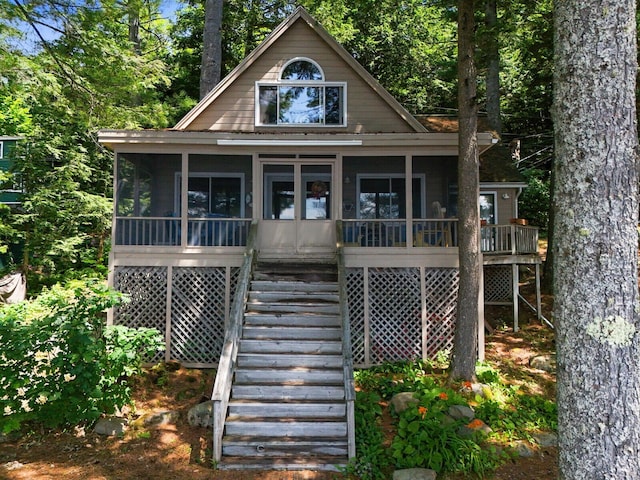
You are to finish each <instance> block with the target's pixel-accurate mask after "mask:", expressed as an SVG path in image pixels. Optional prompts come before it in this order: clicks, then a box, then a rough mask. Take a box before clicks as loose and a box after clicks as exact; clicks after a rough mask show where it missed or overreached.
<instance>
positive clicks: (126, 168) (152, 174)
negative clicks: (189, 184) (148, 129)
mask: <svg viewBox="0 0 640 480" xmlns="http://www.w3.org/2000/svg"><path fill="white" fill-rule="evenodd" d="M117 162H118V168H117V171H116V192H115V204H116V205H115V210H116V225H115V239H114V243H115V244H116V245H141V246H142V245H144V246H154V245H179V244H180V219H179V217H180V213H179V212H177V211H175V203H174V198H175V194H176V181H175V179H176V174H177V173H178V172H180V169H181V164H182V157H181V155H162V154H137V153H136V154H132V153H124V154H118V159H117Z"/></svg>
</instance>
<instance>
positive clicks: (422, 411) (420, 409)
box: [418, 407, 427, 419]
mask: <svg viewBox="0 0 640 480" xmlns="http://www.w3.org/2000/svg"><path fill="white" fill-rule="evenodd" d="M418 413H419V414H420V415H422V418H423V419H424V416H425V415H426V414H427V407H418Z"/></svg>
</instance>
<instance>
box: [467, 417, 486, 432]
mask: <svg viewBox="0 0 640 480" xmlns="http://www.w3.org/2000/svg"><path fill="white" fill-rule="evenodd" d="M483 425H484V422H483V421H482V420H480V419H479V418H474V419H473V420H471V422H469V423H468V424H467V427H469V428H470V429H472V430H477V429H478V428H481V427H482V426H483Z"/></svg>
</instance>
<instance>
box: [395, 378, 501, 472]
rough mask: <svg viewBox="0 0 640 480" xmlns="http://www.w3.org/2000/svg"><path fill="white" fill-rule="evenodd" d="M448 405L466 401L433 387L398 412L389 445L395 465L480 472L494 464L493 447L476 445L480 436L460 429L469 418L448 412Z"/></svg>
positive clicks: (467, 429) (477, 433) (445, 470)
mask: <svg viewBox="0 0 640 480" xmlns="http://www.w3.org/2000/svg"><path fill="white" fill-rule="evenodd" d="M451 405H466V401H465V400H464V398H463V397H462V396H461V395H459V394H458V393H456V392H455V391H453V390H449V389H444V388H434V389H431V390H428V391H424V392H422V393H421V394H420V395H419V403H418V404H417V405H413V406H411V407H410V408H408V409H407V410H405V411H404V412H402V413H401V414H400V415H399V420H398V433H397V435H396V437H395V438H394V440H393V443H392V445H391V449H392V452H393V458H394V460H395V463H396V467H398V468H416V467H419V468H429V469H431V470H434V471H436V472H465V473H469V472H474V473H476V474H480V475H482V474H484V473H485V472H486V471H489V470H492V469H494V468H495V467H496V466H497V465H498V461H499V458H498V455H497V454H496V452H495V450H494V449H492V448H483V447H482V446H481V445H480V443H481V442H482V440H483V439H484V435H483V434H482V433H481V432H480V431H479V430H474V429H471V428H466V429H464V427H465V425H466V424H467V423H469V420H464V419H461V420H454V419H453V418H452V417H450V416H449V415H448V410H449V407H450V406H451ZM463 430H464V432H463Z"/></svg>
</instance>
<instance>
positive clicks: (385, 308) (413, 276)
mask: <svg viewBox="0 0 640 480" xmlns="http://www.w3.org/2000/svg"><path fill="white" fill-rule="evenodd" d="M368 281H369V304H370V313H369V315H370V344H371V353H370V357H371V363H372V364H380V363H383V362H387V361H391V362H393V361H398V360H410V359H416V358H422V309H421V296H420V270H419V269H418V268H369V278H368Z"/></svg>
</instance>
